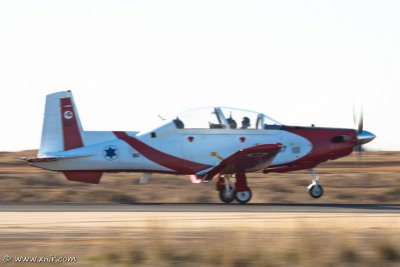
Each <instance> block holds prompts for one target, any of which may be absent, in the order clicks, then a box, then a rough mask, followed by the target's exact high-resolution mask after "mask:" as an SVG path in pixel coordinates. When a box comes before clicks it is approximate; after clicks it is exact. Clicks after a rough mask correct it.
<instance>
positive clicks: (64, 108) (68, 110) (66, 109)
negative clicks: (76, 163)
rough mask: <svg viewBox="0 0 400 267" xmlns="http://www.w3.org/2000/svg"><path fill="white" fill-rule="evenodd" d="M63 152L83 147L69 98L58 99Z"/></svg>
mask: <svg viewBox="0 0 400 267" xmlns="http://www.w3.org/2000/svg"><path fill="white" fill-rule="evenodd" d="M60 105H61V114H60V116H61V120H62V129H63V140H64V150H70V149H74V148H79V147H83V141H82V137H81V133H80V132H79V127H78V122H77V120H76V112H75V110H74V107H73V105H72V101H71V98H70V97H65V98H60Z"/></svg>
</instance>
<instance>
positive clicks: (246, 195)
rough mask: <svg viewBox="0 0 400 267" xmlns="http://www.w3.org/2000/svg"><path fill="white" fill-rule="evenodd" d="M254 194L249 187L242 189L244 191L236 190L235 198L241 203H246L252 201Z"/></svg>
mask: <svg viewBox="0 0 400 267" xmlns="http://www.w3.org/2000/svg"><path fill="white" fill-rule="evenodd" d="M252 196H253V193H252V192H251V190H250V189H248V190H247V191H242V192H236V193H235V199H236V200H237V202H239V203H240V204H246V203H247V202H249V201H250V199H251V197H252Z"/></svg>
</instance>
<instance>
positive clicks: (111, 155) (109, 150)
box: [103, 146, 118, 160]
mask: <svg viewBox="0 0 400 267" xmlns="http://www.w3.org/2000/svg"><path fill="white" fill-rule="evenodd" d="M103 156H104V157H105V158H106V159H107V160H115V159H117V158H118V148H116V147H115V146H106V147H105V148H104V149H103Z"/></svg>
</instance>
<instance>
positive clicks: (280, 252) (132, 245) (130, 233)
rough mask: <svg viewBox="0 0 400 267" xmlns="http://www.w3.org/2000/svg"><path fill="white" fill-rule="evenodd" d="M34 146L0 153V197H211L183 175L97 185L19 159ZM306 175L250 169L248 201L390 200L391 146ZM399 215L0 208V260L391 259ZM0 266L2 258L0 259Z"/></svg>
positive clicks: (381, 262) (394, 173)
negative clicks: (312, 191) (316, 187)
mask: <svg viewBox="0 0 400 267" xmlns="http://www.w3.org/2000/svg"><path fill="white" fill-rule="evenodd" d="M34 154H35V152H34V151H24V152H20V153H6V152H3V153H0V197H1V199H0V204H2V203H3V204H5V203H60V202H61V203H62V202H85V203H141V202H144V203H161V202H168V203H219V199H218V197H217V194H216V191H215V190H214V183H210V184H191V183H190V182H189V179H188V177H178V176H173V175H154V176H153V177H152V179H151V180H150V183H149V184H146V185H139V184H138V178H139V177H140V174H125V173H121V174H106V175H104V177H103V179H102V181H101V183H100V184H99V185H88V184H82V183H76V182H70V181H67V180H66V179H65V178H64V177H63V175H62V174H58V173H53V172H48V171H44V170H40V169H37V168H33V167H29V166H26V164H25V163H24V162H22V161H20V160H18V159H17V158H18V157H19V156H31V155H34ZM317 171H318V173H319V175H320V179H321V182H322V184H323V185H324V189H325V195H324V196H323V197H322V198H321V199H318V200H314V199H312V198H310V196H309V195H308V194H307V192H306V189H305V188H306V186H307V185H308V184H309V182H310V180H311V176H310V175H309V174H308V173H307V172H303V171H299V172H293V173H286V174H269V175H263V174H252V175H249V183H250V185H251V187H252V189H253V197H254V198H253V200H252V203H332V204H335V203H359V204H365V203H391V204H399V203H400V153H397V152H367V153H364V154H363V155H362V157H361V158H359V157H358V156H357V154H356V155H353V156H350V157H347V158H344V159H340V160H337V161H332V162H328V163H326V164H323V165H321V166H320V167H319V168H318V169H317ZM399 237H400V215H399V214H398V213H396V212H394V213H371V214H370V213H368V211H365V212H361V213H354V214H351V213H341V212H336V213H331V212H329V210H327V212H326V213H301V212H298V213H297V212H292V213H282V212H267V213H255V212H243V211H242V212H223V213H219V212H214V213H206V212H196V211H193V212H181V213H173V212H108V213H107V212H63V211H60V212H0V241H1V242H0V257H2V258H3V257H4V256H5V255H10V256H12V257H13V261H11V262H8V263H3V262H1V263H0V265H1V266H3V265H4V266H39V265H41V264H39V263H18V262H15V261H14V258H15V257H17V256H40V257H50V256H56V257H59V256H72V257H77V259H78V261H77V262H75V263H43V265H45V266H121V267H122V266H231V267H242V266H393V267H394V266H400V241H399V240H400V239H399ZM2 264H3V265H2Z"/></svg>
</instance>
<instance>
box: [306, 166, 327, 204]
mask: <svg viewBox="0 0 400 267" xmlns="http://www.w3.org/2000/svg"><path fill="white" fill-rule="evenodd" d="M310 173H311V175H312V177H313V180H312V183H311V184H310V185H309V186H308V187H307V191H308V193H310V196H312V197H313V198H320V197H322V195H323V194H324V188H323V187H322V185H320V184H319V182H318V175H317V173H316V172H315V170H314V169H310Z"/></svg>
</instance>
